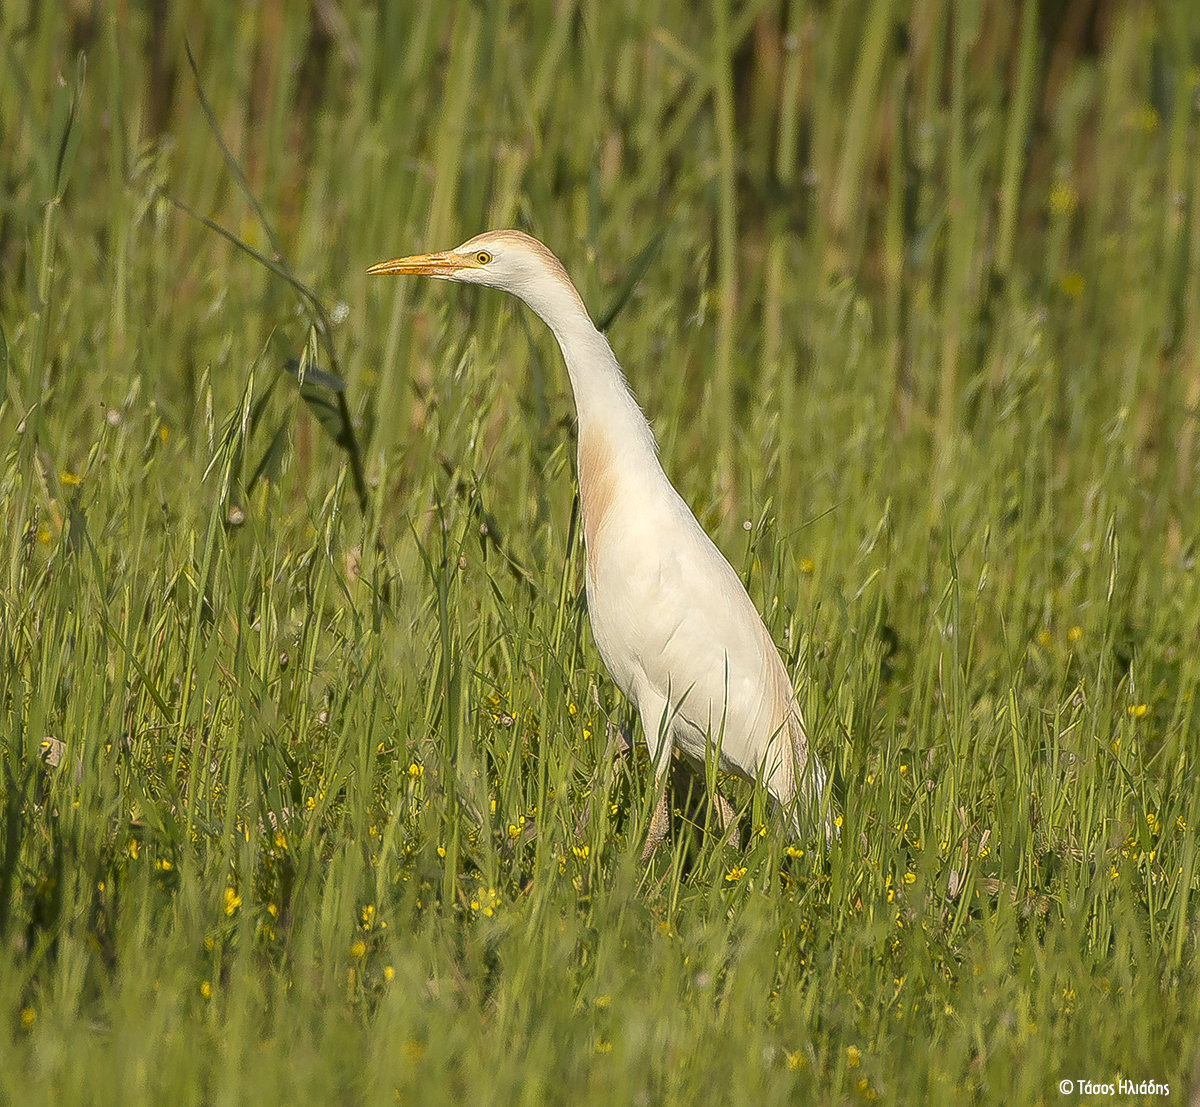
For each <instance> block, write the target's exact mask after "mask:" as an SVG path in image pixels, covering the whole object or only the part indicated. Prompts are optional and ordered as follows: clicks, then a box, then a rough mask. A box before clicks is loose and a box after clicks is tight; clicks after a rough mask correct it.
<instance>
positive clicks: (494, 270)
mask: <svg viewBox="0 0 1200 1107" xmlns="http://www.w3.org/2000/svg"><path fill="white" fill-rule="evenodd" d="M367 272H368V273H373V274H378V273H397V274H402V275H412V276H422V277H437V278H439V279H441V280H444V281H460V282H462V283H463V284H482V285H486V286H487V287H488V288H498V289H500V290H501V291H503V292H511V293H512V294H513V295H514V296H519V297H520V298H521V299H522V300H524V301H525V303H527V304H528V305H529V306H530V307H531V308H533V310H534V311H536V312H537V313H538V315H540V316H541V317H542V318H543V319H545V320H546V322H547V323H549V324H550V325H551V326H554V324H555V322H556V321H557V320H560V319H562V317H563V315H564V313H565V314H567V315H569V314H571V312H572V311H573V310H577V311H579V312H582V313H583V315H584V317H585V318H586V317H587V309H586V308H585V307H584V306H583V301H582V300H581V299H580V297H579V293H578V292H576V291H575V286H574V285H573V284H572V283H571V278H570V277H568V276H567V271H566V270H565V269H564V268H563V267H562V263H561V262H560V261H559V260H558V258H556V257H555V256H554V255H553V254H552V253H551V252H550V251H549V250H548V249H546V247H545V246H543V245H542V244H541V243H540V242H539V241H538V240H537V239H536V238H531V237H530V236H529V235H527V234H525V233H524V232H523V231H486V232H485V233H484V234H480V235H476V236H475V237H474V238H472V239H470V240H469V241H467V242H464V243H463V244H462V245H461V246H456V247H454V249H453V250H443V251H442V252H440V253H436V254H414V255H413V256H412V257H407V258H396V259H394V260H393V261H381V262H379V264H378V265H372V266H371V268H370V269H368V270H367Z"/></svg>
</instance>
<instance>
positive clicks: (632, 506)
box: [368, 231, 830, 852]
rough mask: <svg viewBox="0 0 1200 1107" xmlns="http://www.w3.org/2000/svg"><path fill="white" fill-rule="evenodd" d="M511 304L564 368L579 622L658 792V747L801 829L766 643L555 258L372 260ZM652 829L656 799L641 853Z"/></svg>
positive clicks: (470, 248)
mask: <svg viewBox="0 0 1200 1107" xmlns="http://www.w3.org/2000/svg"><path fill="white" fill-rule="evenodd" d="M368 272H369V273H401V274H421V275H425V276H430V277H440V278H442V279H444V280H452V281H462V282H465V283H469V284H482V285H487V286H489V287H491V288H498V289H501V290H502V291H505V292H511V293H513V295H515V296H519V297H520V298H521V299H522V300H524V301H525V303H526V304H528V305H529V307H531V308H532V309H533V310H534V311H535V312H536V313H537V314H538V315H539V316H540V317H541V318H542V320H543V321H544V322H545V323H546V325H547V326H548V327H549V328H550V330H551V331H553V332H554V337H555V338H556V339H557V341H558V345H559V349H560V350H561V351H562V355H563V360H564V361H565V362H566V366H567V374H568V376H569V377H570V379H571V389H572V392H573V393H574V396H575V408H576V411H577V413H578V417H579V499H580V505H581V509H582V515H583V533H584V545H585V548H586V555H587V565H586V588H587V601H588V614H589V616H590V618H591V624H592V633H593V635H594V636H595V639H596V645H597V646H598V647H599V650H600V656H601V657H602V658H603V659H604V664H605V665H606V666H607V667H608V671H609V673H610V674H611V675H612V678H613V680H614V681H615V682H616V684H617V687H619V688H620V689H621V691H622V692H623V693H624V694H625V695H626V696H628V697H629V698H630V699H631V700H632V701H633V703H634V704H635V705H636V706H637V710H638V713H639V715H640V716H641V720H642V730H643V731H644V733H645V736H646V742H647V744H648V746H649V748H650V751H651V754H652V756H653V759H654V766H655V781H656V784H658V785H661V782H662V777H663V774H664V772H665V771H666V769H667V767H668V766H669V764H670V758H671V751H672V749H678V750H680V751H681V752H683V753H684V754H686V755H688V756H689V757H691V758H693V759H695V760H697V761H700V762H703V761H704V759H705V755H706V750H715V749H717V748H718V746H719V754H720V765H721V768H723V769H726V770H730V771H733V772H736V773H738V774H740V775H741V776H744V777H746V778H748V779H751V780H753V779H755V778H756V777H757V778H761V779H762V781H763V783H764V785H765V786H766V788H767V789H768V791H769V792H770V794H771V796H772V797H774V799H775V800H776V802H777V803H778V804H779V805H780V806H781V807H782V808H783V809H784V811H785V812H786V814H787V816H788V818H789V820H790V822H791V824H792V826H793V828H794V830H795V831H796V832H797V833H799V832H800V830H801V828H802V826H803V824H804V823H805V822H806V821H807V822H808V823H809V824H810V825H813V824H816V825H820V826H821V827H822V829H823V830H824V832H825V834H826V835H828V834H829V833H830V820H829V818H828V815H827V814H826V815H825V816H823V817H821V816H820V815H819V811H820V807H821V803H822V796H823V792H824V788H825V771H824V769H823V768H822V766H821V762H820V761H819V760H818V758H817V756H816V753H815V751H813V750H810V749H809V746H808V740H807V736H806V734H805V729H804V721H803V717H802V715H801V712H800V706H799V704H798V703H797V702H796V696H795V693H794V692H793V690H792V687H791V682H790V681H789V680H788V675H787V670H786V669H785V668H784V666H783V662H782V661H781V660H780V657H779V653H778V651H777V650H776V649H775V644H774V642H772V641H771V636H770V635H769V634H768V633H767V630H766V627H765V626H764V625H763V621H762V619H761V618H760V617H759V614H758V612H757V611H756V610H755V607H754V605H753V603H751V601H750V597H749V596H748V595H747V594H746V589H745V588H744V587H743V586H742V582H741V580H740V579H739V578H738V575H737V574H736V573H735V572H734V571H733V569H732V567H731V566H730V564H729V562H728V561H726V560H725V558H724V556H723V555H722V554H721V552H720V550H718V549H717V547H716V546H715V545H714V544H713V542H712V540H711V539H710V538H709V537H708V535H707V534H706V533H705V532H704V530H703V528H702V527H701V526H700V524H699V523H698V522H697V521H696V518H695V516H694V515H693V514H692V512H691V510H690V509H689V508H688V506H687V504H686V503H684V501H683V499H682V497H681V496H680V495H679V493H678V492H676V491H675V488H674V486H673V485H672V484H671V482H670V481H669V480H668V479H667V476H666V474H665V473H664V472H663V470H662V466H661V465H660V464H659V462H658V451H657V447H656V445H655V442H654V436H653V433H652V432H651V430H650V426H649V424H648V423H647V422H646V418H645V416H644V415H643V414H642V412H641V409H640V408H639V407H638V404H637V401H636V400H635V399H634V398H633V396H632V394H631V393H630V391H629V387H628V385H627V384H626V383H625V378H624V376H623V375H622V373H621V367H620V365H618V363H617V359H616V357H615V356H614V355H613V352H612V348H611V347H610V346H609V344H608V341H607V339H605V337H604V336H603V335H602V334H601V333H600V332H599V331H598V330H597V329H596V328H595V326H594V325H593V323H592V321H591V319H590V317H589V316H588V313H587V310H586V308H585V307H584V305H583V301H582V300H581V299H580V297H579V293H578V292H576V290H575V286H574V285H573V284H572V283H571V280H570V278H569V277H568V276H567V273H566V271H565V270H564V269H563V267H562V265H561V264H560V263H559V261H558V259H557V258H556V257H555V256H554V255H553V254H552V253H551V252H550V251H549V250H547V249H546V247H545V246H543V245H542V244H541V243H540V242H538V241H537V239H535V238H531V237H530V236H529V235H527V234H523V233H522V232H520V231H489V232H487V233H486V234H481V235H478V236H477V237H475V238H472V239H471V240H470V241H469V242H465V243H463V245H461V246H458V247H456V248H455V249H453V250H448V251H445V252H443V253H436V254H419V255H416V256H413V257H407V258H398V259H396V260H395V261H387V262H381V263H380V264H378V265H373V266H372V267H371V268H370V269H369V270H368ZM665 832H666V809H665V806H662V805H660V806H659V808H658V809H657V810H656V814H655V818H654V822H653V824H652V826H651V829H650V834H649V839H648V841H647V846H646V849H647V852H649V850H650V849H652V848H653V847H654V845H655V844H656V843H657V841H658V840H659V839H661V838H662V836H663V835H664V834H665Z"/></svg>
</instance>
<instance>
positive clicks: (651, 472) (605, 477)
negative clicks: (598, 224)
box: [523, 284, 686, 588]
mask: <svg viewBox="0 0 1200 1107" xmlns="http://www.w3.org/2000/svg"><path fill="white" fill-rule="evenodd" d="M560 287H561V290H560V289H557V288H556V289H555V290H554V291H553V292H551V293H550V294H549V295H546V294H545V290H544V286H543V288H542V289H539V292H540V293H541V295H533V296H530V297H528V298H525V297H523V298H525V302H526V303H528V304H529V306H530V307H531V308H533V310H534V311H536V312H537V313H538V315H540V316H541V317H542V319H543V320H544V321H545V323H546V325H547V326H548V327H549V328H550V329H551V331H553V332H554V337H555V338H556V339H557V340H558V347H559V349H560V350H561V351H562V355H563V361H565V362H566V365H567V375H568V376H569V377H570V378H571V391H572V392H573V393H574V394H575V411H576V414H577V415H578V417H579V457H578V472H579V504H580V507H581V509H582V514H583V539H584V545H585V546H586V547H587V581H588V587H589V588H591V587H593V582H594V580H595V579H596V573H597V565H598V557H599V551H600V549H601V546H602V544H603V541H604V535H605V533H606V526H607V523H608V521H609V520H610V519H612V518H613V517H614V512H618V513H619V512H621V511H628V510H630V509H631V506H630V505H633V510H635V511H637V512H638V513H639V514H641V513H642V512H644V509H645V506H646V504H647V503H648V502H650V501H652V500H655V499H661V500H663V501H665V502H666V503H669V504H673V503H674V502H675V501H678V500H679V497H678V494H677V493H676V492H675V489H674V488H673V487H672V485H671V482H670V481H669V480H667V476H666V474H665V473H664V472H663V470H662V466H661V465H660V464H659V463H658V447H657V445H656V444H655V441H654V434H653V432H652V431H651V430H650V424H649V423H647V422H646V417H645V416H644V415H643V414H642V409H641V408H640V407H638V404H637V401H636V400H635V399H634V398H633V394H632V393H631V392H630V391H629V386H628V385H627V384H626V383H625V377H624V375H623V374H622V372H621V366H620V365H618V364H617V359H616V357H615V356H614V354H613V352H612V347H611V346H609V344H608V340H607V339H606V338H605V337H604V335H602V334H601V333H600V332H599V331H598V330H596V328H595V326H594V325H593V324H592V321H591V319H590V318H588V314H587V312H586V311H585V310H584V308H583V303H582V301H581V300H580V299H579V297H578V295H577V294H576V293H575V290H574V289H573V288H571V286H570V285H569V284H567V285H563V286H560ZM680 502H682V501H680ZM685 510H686V509H685Z"/></svg>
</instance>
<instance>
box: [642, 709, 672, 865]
mask: <svg viewBox="0 0 1200 1107" xmlns="http://www.w3.org/2000/svg"><path fill="white" fill-rule="evenodd" d="M654 706H657V707H658V710H657V711H654V710H652V709H651V710H647V709H646V708H645V707H643V709H642V710H641V712H640V713H641V716H642V732H643V733H644V734H645V736H646V744H647V746H649V747H650V751H651V753H652V755H653V757H654V793H655V802H654V814H653V815H652V816H651V817H650V829H649V830H648V831H647V833H646V845H645V847H644V848H643V849H642V860H643V861H648V860H649V859H650V855H651V854H652V853H654V851H655V849H656V848H657V847H658V843H659V842H661V841H662V840H663V839H664V838H665V837H666V836H667V831H668V829H670V826H671V812H670V809H669V807H668V805H667V769H668V768H670V765H671V723H670V720H669V718H668V717H667V711H668V705H667V701H666V700H665V699H664V700H662V701H661V702H660V703H659V704H656V705H654ZM647 722H650V726H647V725H646V724H647ZM651 727H653V729H651ZM651 735H657V736H658V743H657V746H655V745H654V744H653V741H654V740H653V739H652V738H651Z"/></svg>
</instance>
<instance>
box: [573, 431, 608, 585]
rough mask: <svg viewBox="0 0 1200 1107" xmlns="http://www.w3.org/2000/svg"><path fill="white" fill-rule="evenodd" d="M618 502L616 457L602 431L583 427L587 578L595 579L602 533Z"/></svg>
mask: <svg viewBox="0 0 1200 1107" xmlns="http://www.w3.org/2000/svg"><path fill="white" fill-rule="evenodd" d="M616 501H617V469H616V455H615V451H614V448H613V444H612V441H611V440H610V439H609V438H608V437H607V436H606V435H605V434H604V432H603V431H601V430H598V429H596V428H593V427H581V428H580V432H579V506H580V511H581V513H582V515H583V543H584V547H585V549H586V552H587V577H588V580H589V581H590V580H592V579H593V578H594V577H595V575H596V558H597V555H598V552H599V549H600V542H601V532H602V530H603V529H604V527H605V524H606V523H607V522H608V519H609V516H610V515H611V514H612V511H613V508H614V506H615V505H616Z"/></svg>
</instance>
